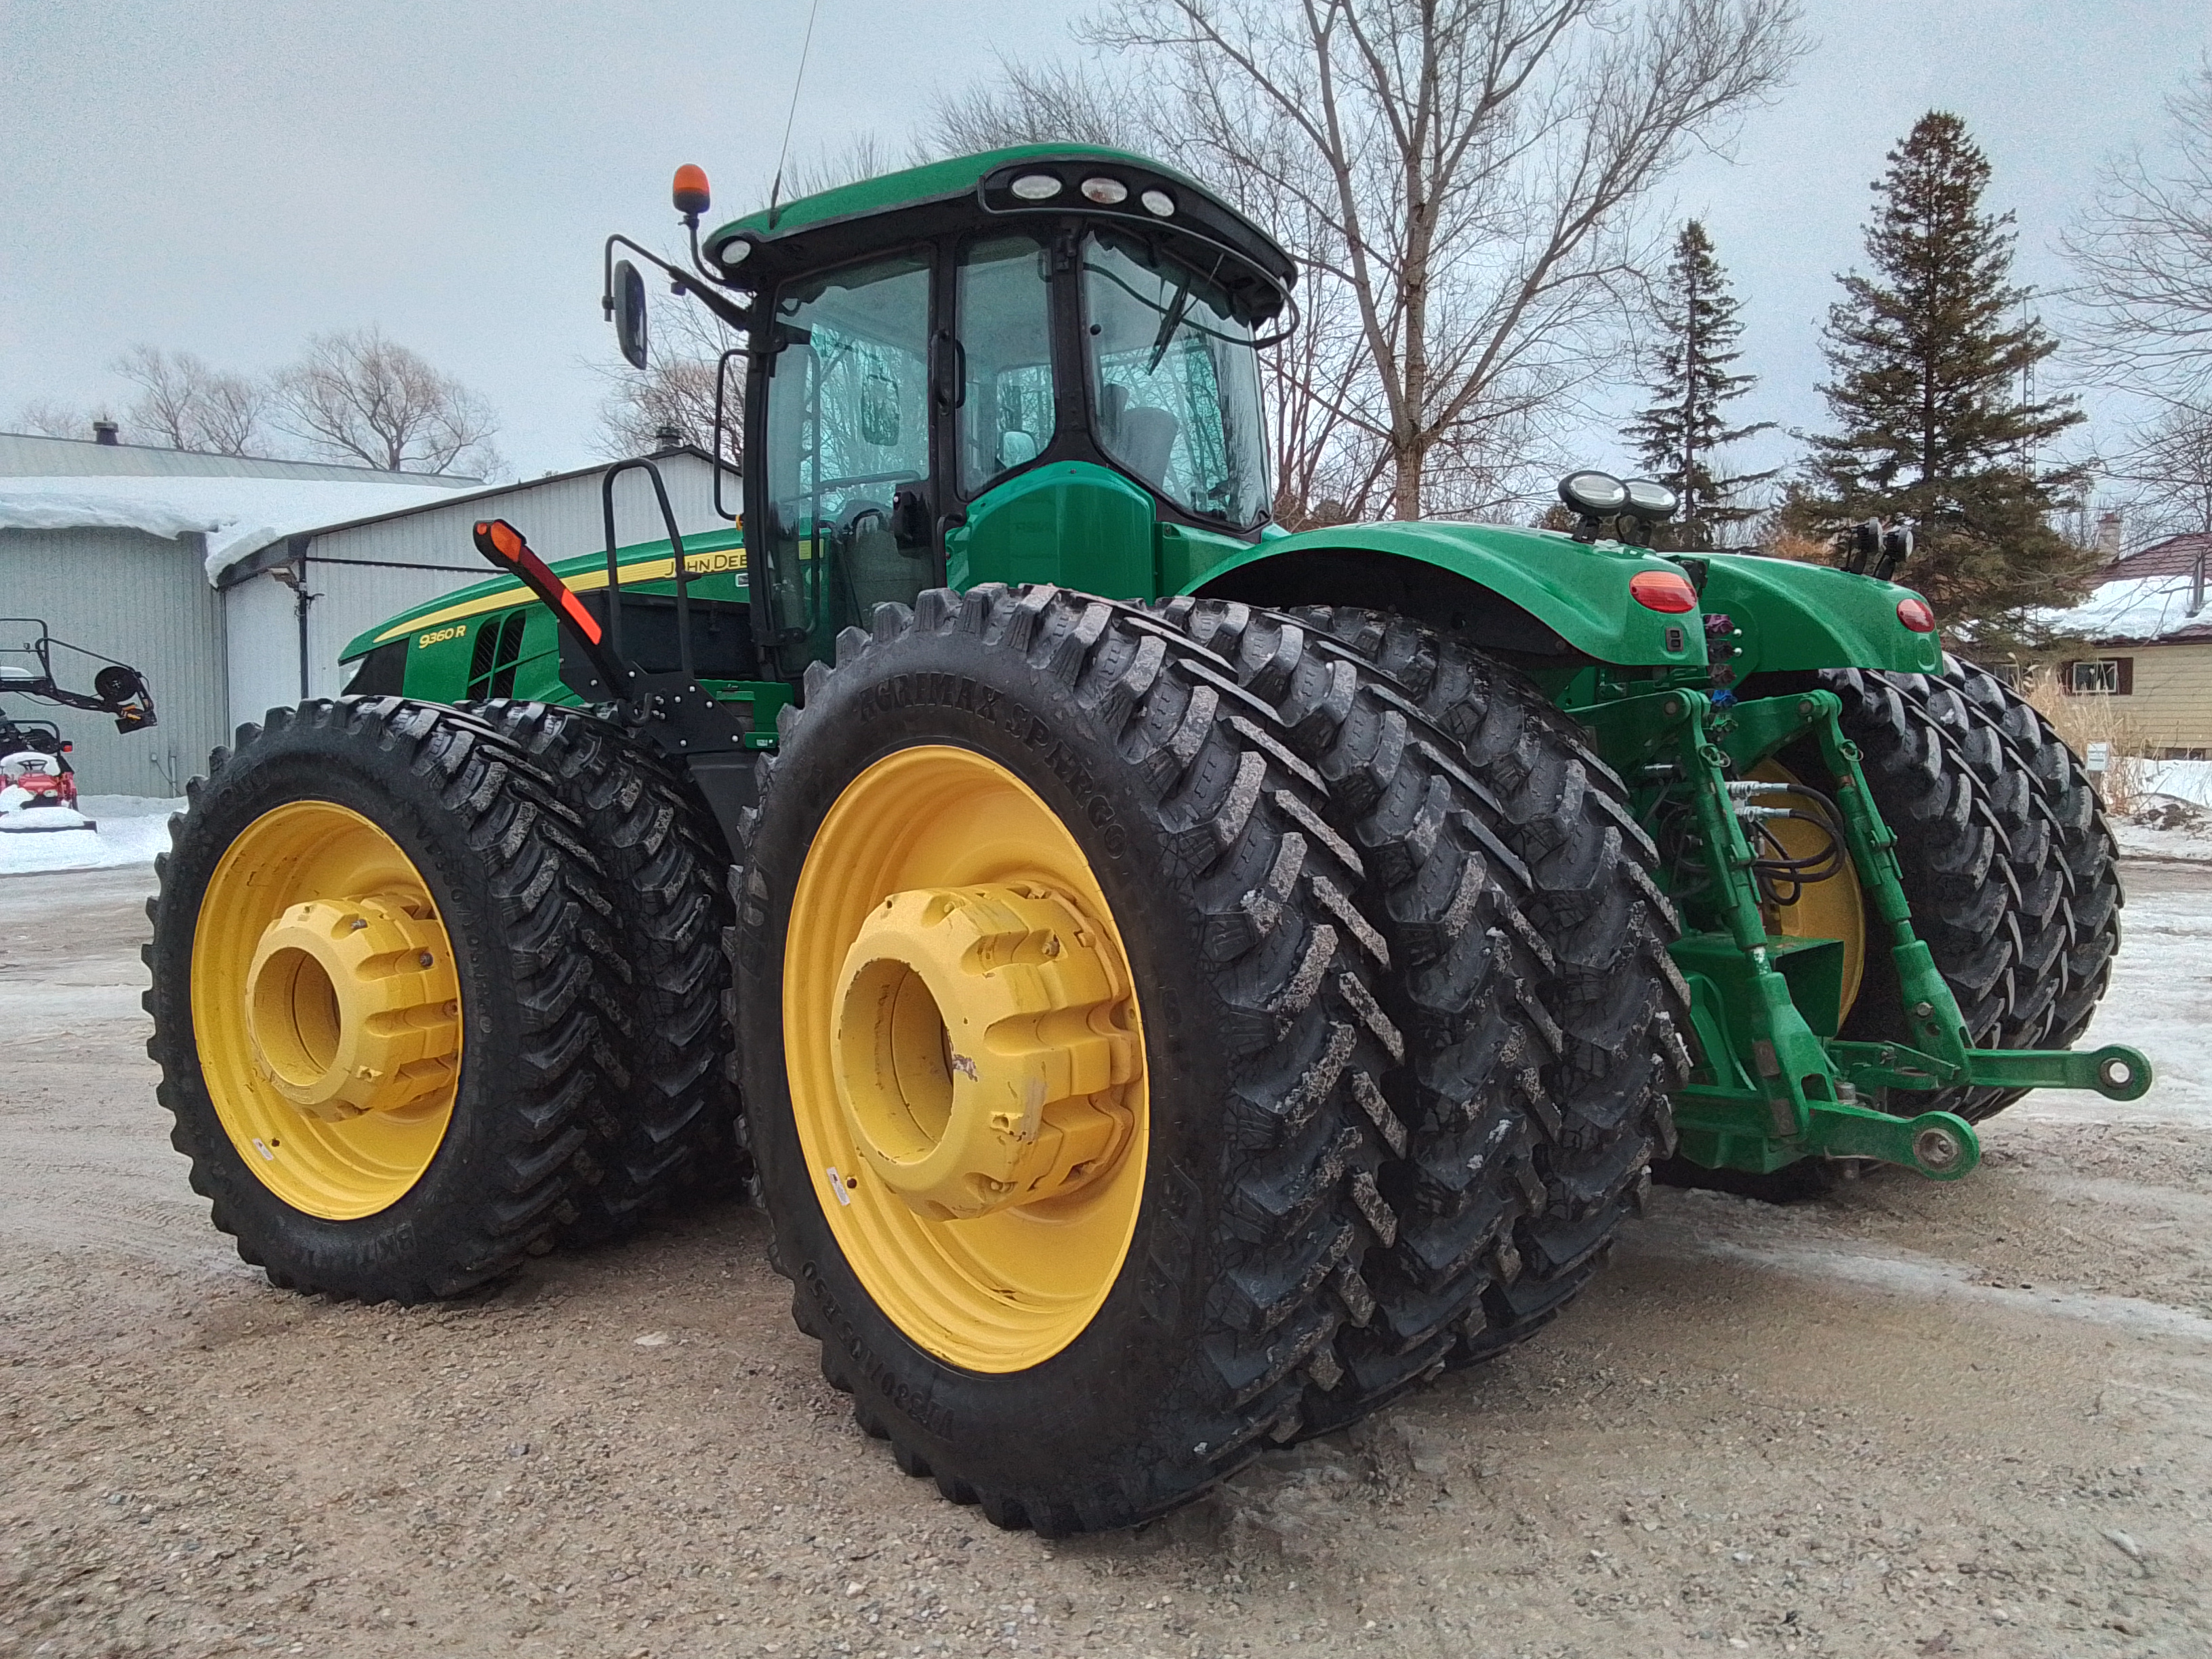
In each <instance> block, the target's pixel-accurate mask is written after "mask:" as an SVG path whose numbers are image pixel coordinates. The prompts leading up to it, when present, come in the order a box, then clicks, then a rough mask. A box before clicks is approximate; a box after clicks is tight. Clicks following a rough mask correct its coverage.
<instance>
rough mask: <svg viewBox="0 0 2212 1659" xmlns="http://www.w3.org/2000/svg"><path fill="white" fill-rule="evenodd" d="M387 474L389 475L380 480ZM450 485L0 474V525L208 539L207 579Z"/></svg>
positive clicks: (443, 494)
mask: <svg viewBox="0 0 2212 1659" xmlns="http://www.w3.org/2000/svg"><path fill="white" fill-rule="evenodd" d="M386 478H389V480H390V481H389V482H386ZM457 493H459V492H457V491H456V490H455V489H454V488H453V483H452V482H451V481H450V480H448V481H447V482H443V483H402V482H400V481H399V478H398V477H397V476H393V475H386V476H385V477H373V478H368V479H362V480H359V481H356V480H352V479H347V480H343V481H337V480H325V479H305V478H191V477H46V478H9V477H0V530H87V529H98V530H137V531H143V532H145V533H146V534H147V535H149V536H160V537H163V538H176V537H178V536H182V535H185V534H187V533H190V532H199V533H201V534H203V535H204V536H206V538H207V576H208V580H209V581H210V582H213V581H214V580H216V578H217V577H219V576H221V575H222V573H223V571H224V570H225V569H227V568H228V567H229V566H230V565H232V564H233V563H234V562H236V561H238V560H240V559H242V558H244V557H245V556H246V555H247V554H249V553H252V552H253V551H255V550H258V549H260V548H264V547H266V546H268V545H269V544H270V543H271V542H276V541H282V540H283V539H284V538H286V537H287V536H297V535H301V534H303V533H305V532H307V531H310V530H320V529H322V528H323V527H325V526H328V525H335V524H347V523H350V522H351V521H352V520H356V519H367V518H374V517H375V516H376V515H377V514H379V513H396V512H398V511H400V510H402V509H404V508H406V507H425V506H428V505H429V504H430V503H432V502H434V501H452V500H453V499H454V497H455V495H456V494H457Z"/></svg>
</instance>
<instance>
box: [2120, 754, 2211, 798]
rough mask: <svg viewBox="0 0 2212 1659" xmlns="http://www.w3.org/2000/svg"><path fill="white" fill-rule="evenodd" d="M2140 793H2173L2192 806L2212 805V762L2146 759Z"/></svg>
mask: <svg viewBox="0 0 2212 1659" xmlns="http://www.w3.org/2000/svg"><path fill="white" fill-rule="evenodd" d="M2142 768H2143V773H2142V779H2141V780H2140V781H2138V782H2137V783H2136V793H2138V794H2144V795H2171V796H2172V797H2173V798H2174V799H2176V800H2185V801H2187V802H2189V804H2190V805H2192V806H2206V807H2212V761H2199V760H2174V761H2145V762H2143V763H2142Z"/></svg>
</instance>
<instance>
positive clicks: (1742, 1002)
mask: <svg viewBox="0 0 2212 1659" xmlns="http://www.w3.org/2000/svg"><path fill="white" fill-rule="evenodd" d="M1842 711H1843V704H1842V702H1841V700H1840V699H1839V698H1838V697H1837V696H1835V695H1834V694H1833V693H1832V692H1827V691H1818V690H1815V691H1808V692H1803V693H1801V694H1797V695H1794V696H1780V697H1769V698H1759V699H1755V700H1753V701H1750V702H1736V703H1734V704H1732V705H1727V706H1724V707H1719V708H1717V707H1716V706H1715V700H1714V699H1713V698H1712V697H1711V696H1708V695H1707V694H1706V693H1705V692H1702V691H1699V690H1689V689H1685V688H1675V689H1671V690H1659V691H1655V692H1649V693H1645V694H1644V695H1640V696H1627V697H1622V698H1619V699H1615V700H1612V701H1607V702H1597V703H1595V704H1592V705H1590V706H1589V707H1587V708H1580V709H1577V710H1576V711H1575V713H1576V714H1577V718H1578V719H1580V720H1583V722H1584V723H1585V724H1586V725H1588V726H1590V727H1591V728H1592V729H1593V730H1594V732H1595V733H1596V735H1597V737H1598V738H1599V742H1600V745H1601V749H1602V750H1604V751H1605V752H1607V755H1608V757H1609V758H1613V760H1614V761H1615V763H1616V765H1617V766H1619V767H1620V769H1621V770H1622V771H1623V772H1624V774H1625V775H1628V776H1629V777H1630V778H1631V779H1632V780H1638V779H1650V778H1654V777H1656V778H1657V779H1658V780H1659V785H1658V787H1659V789H1660V791H1661V792H1662V793H1664V794H1668V795H1670V796H1671V797H1672V798H1673V799H1675V800H1677V801H1680V802H1681V803H1682V804H1685V805H1688V806H1689V807H1690V808H1691V810H1692V812H1693V813H1694V816H1695V820H1696V824H1697V830H1698V836H1699V841H1700V842H1701V843H1702V844H1703V848H1704V854H1705V861H1706V866H1707V869H1708V872H1709V873H1710V877H1711V890H1709V891H1708V892H1706V893H1705V894H1704V895H1702V896H1701V897H1702V902H1703V904H1704V905H1705V908H1707V909H1708V910H1709V911H1710V912H1711V913H1712V920H1714V921H1717V923H1718V927H1717V930H1715V931H1707V932H1696V933H1689V934H1686V936H1685V937H1684V938H1682V939H1680V940H1678V941H1677V942H1676V944H1675V945H1674V948H1673V955H1674V959H1675V962H1676V964H1677V966H1679V967H1680V969H1681V970H1682V972H1683V974H1684V975H1685V976H1686V978H1687V979H1688V981H1689V983H1690V989H1691V1006H1692V1014H1691V1018H1692V1023H1693V1024H1694V1025H1695V1026H1696V1028H1697V1037H1698V1047H1699V1050H1700V1051H1701V1055H1702V1058H1701V1063H1700V1064H1699V1068H1698V1070H1697V1072H1696V1073H1695V1074H1694V1075H1693V1077H1692V1081H1691V1083H1690V1084H1689V1085H1688V1086H1687V1087H1686V1088H1685V1089H1683V1090H1682V1091H1680V1093H1678V1095H1677V1096H1676V1101H1675V1117H1676V1121H1677V1125H1678V1127H1679V1128H1680V1133H1681V1150H1682V1152H1683V1155H1684V1156H1686V1157H1687V1158H1690V1159H1691V1160H1692V1161H1693V1162H1695V1163H1699V1164H1705V1165H1706V1166H1708V1167H1709V1168H1726V1169H1738V1170H1752V1171H1754V1172H1762V1173H1763V1172H1765V1171H1768V1170H1778V1169H1781V1168H1783V1167H1784V1166H1785V1165H1787V1164H1793V1163H1796V1162H1797V1161H1798V1160H1799V1159H1801V1158H1807V1157H1812V1156H1820V1155H1826V1156H1832V1157H1851V1158H1876V1159H1879V1160H1881V1161H1882V1162H1884V1163H1889V1164H1903V1165H1904V1166H1905V1167H1906V1168H1908V1169H1911V1170H1917V1171H1918V1172H1919V1173H1921V1174H1922V1175H1924V1176H1929V1177H1931V1178H1933V1179H1936V1180H1939V1181H1953V1180H1956V1179H1958V1178H1959V1177H1960V1176H1964V1175H1966V1173H1967V1172H1968V1171H1970V1170H1972V1169H1973V1168H1974V1166H1975V1164H1978V1162H1979V1161H1980V1158H1981V1148H1980V1142H1979V1140H1978V1138H1977V1137H1976V1135H1975V1133H1974V1131H1973V1129H1972V1127H1970V1126H1969V1125H1968V1124H1967V1123H1966V1121H1965V1120H1964V1119H1963V1118H1960V1117H1959V1116H1957V1115H1955V1114H1953V1113H1950V1112H1922V1113H1919V1114H1917V1115H1901V1114H1900V1113H1899V1112H1897V1111H1893V1110H1881V1109H1876V1106H1874V1105H1869V1104H1865V1103H1864V1102H1867V1101H1872V1102H1874V1103H1877V1105H1879V1104H1881V1103H1887V1102H1888V1101H1889V1100H1891V1099H1893V1098H1894V1097H1895V1096H1896V1095H1898V1094H1900V1093H1901V1094H1903V1095H1904V1096H1905V1097H1906V1098H1909V1097H1910V1096H1911V1094H1913V1093H1918V1092H1926V1091H1932V1090H1936V1089H1941V1088H1946V1087H1949V1086H1951V1085H1960V1084H1965V1085H1986V1086H1990V1087H1997V1088H2012V1089H2020V1088H2074V1089H2093V1090H2095V1091H2097V1092H2098V1093H2100V1094H2102V1095H2104V1096H2105V1097H2107V1098H2108V1099H2114V1100H2133V1099H2136V1098H2137V1097H2140V1096H2141V1095H2142V1093H2143V1092H2144V1091H2146V1090H2147V1089H2148V1088H2149V1087H2150V1083H2151V1068H2150V1065H2149V1062H2148V1060H2145V1059H2144V1058H2143V1057H2142V1054H2139V1053H2137V1052H2136V1050H2134V1049H2132V1048H2124V1047H2121V1046H2119V1045H2118V1044H2114V1045H2112V1046H2109V1047H2106V1048H2100V1049H2097V1050H2095V1051H2094V1052H2092V1053H2075V1052H2072V1051H2069V1050H2063V1049H2051V1050H2045V1049H1986V1048H1973V1047H1972V1046H1971V1044H1970V1042H1969V1040H1968V1036H1967V1032H1966V1021H1965V1019H1964V1018H1963V1017H1962V1016H1961V1015H1960V1012H1959V1005H1958V1001H1957V1000H1956V999H1955V998H1954V996H1953V995H1952V994H1951V988H1950V987H1949V986H1948V984H1946V983H1945V982H1944V980H1943V976H1942V973H1941V972H1940V971H1939V970H1938V969H1936V963H1935V959H1934V957H1932V956H1931V955H1930V954H1929V950H1928V946H1927V945H1926V944H1925V943H1923V941H1922V940H1921V939H1918V938H1917V936H1916V935H1915V933H1913V929H1912V908H1911V902H1910V901H1909V900H1908V899H1907V898H1906V896H1905V888H1904V884H1903V881H1902V878H1901V872H1900V870H1899V866H1898V863H1897V856H1896V853H1895V851H1894V848H1895V847H1896V844H1897V839H1896V836H1895V835H1894V834H1893V832H1892V831H1891V830H1890V829H1889V827H1888V826H1887V824H1886V823H1883V822H1882V819H1881V813H1880V812H1879V811H1877V810H1876V809H1875V804H1874V801H1873V798H1872V797H1871V796H1870V795H1869V793H1868V790H1867V786H1866V777H1865V775H1864V773H1863V771H1862V770H1861V769H1860V766H1859V750H1858V746H1857V744H1854V743H1852V742H1851V741H1850V738H1846V737H1845V736H1844V732H1843V729H1842V726H1841V724H1840V716H1841V714H1842ZM1807 735H1810V736H1811V737H1812V738H1814V741H1815V742H1816V743H1817V744H1818V745H1819V747H1820V754H1821V757H1822V759H1823V761H1824V762H1825V763H1826V765H1827V768H1828V770H1829V772H1830V774H1831V775H1832V777H1833V779H1834V781H1835V792H1834V794H1835V800H1836V804H1837V807H1838V813H1839V816H1840V818H1841V824H1840V828H1841V829H1842V831H1843V840H1844V850H1845V851H1846V852H1847V853H1848V854H1850V860H1851V864H1852V866H1853V867H1854V869H1855V870H1856V872H1857V877H1858V880H1859V884H1860V885H1861V887H1862V888H1863V890H1864V892H1865V894H1866V896H1867V899H1868V902H1869V909H1870V911H1871V913H1872V915H1871V919H1872V920H1878V921H1881V923H1882V924H1883V925H1884V927H1886V929H1887V933H1888V935H1889V951H1890V957H1891V959H1892V961H1893V963H1894V964H1895V968H1896V972H1897V979H1898V985H1899V992H1900V995H1901V997H1902V1000H1903V1002H1904V1006H1905V1018H1906V1022H1907V1029H1908V1032H1909V1040H1908V1041H1905V1042H1847V1041H1843V1040H1840V1039H1838V1037H1837V1036H1836V1035H1835V1023H1836V1010H1835V1008H1834V1006H1833V1001H1834V998H1833V994H1832V986H1833V983H1834V981H1833V980H1832V979H1826V980H1824V978H1823V973H1824V971H1826V972H1830V973H1832V971H1833V968H1832V959H1831V963H1830V965H1829V966H1827V967H1826V969H1824V965H1823V963H1822V961H1821V956H1822V953H1823V952H1836V951H1839V949H1840V947H1839V946H1838V945H1837V944H1836V943H1835V942H1834V941H1828V940H1807V939H1789V938H1784V937H1782V936H1779V935H1776V934H1771V933H1769V932H1768V931H1767V924H1766V918H1765V912H1764V910H1763V908H1762V907H1761V903H1760V898H1759V887H1758V884H1757V881H1756V879H1755V878H1754V875H1753V862H1754V857H1753V852H1752V848H1751V845H1750V842H1749V840H1748V839H1747V836H1745V834H1744V830H1743V825H1742V823H1741V816H1742V811H1743V807H1742V805H1741V803H1740V802H1739V801H1738V800H1737V799H1735V797H1734V796H1733V795H1732V794H1731V792H1730V790H1729V780H1730V776H1731V775H1732V774H1733V775H1735V776H1738V777H1741V776H1742V775H1745V774H1747V773H1748V772H1750V770H1751V769H1753V767H1755V766H1757V765H1758V764H1759V763H1760V762H1762V761H1764V760H1765V759H1767V758H1768V757H1771V756H1772V755H1773V754H1775V753H1776V752H1777V751H1778V750H1781V749H1782V748H1784V746H1786V745H1787V744H1790V743H1792V742H1794V741H1796V740H1797V739H1799V738H1802V737H1804V736H1807ZM1838 879H1841V877H1838ZM1870 931H1871V930H1870ZM1873 945H1874V942H1873V940H1871V939H1869V948H1873ZM1824 989H1825V990H1826V998H1825V1000H1826V1005H1827V1006H1821V1005H1822V1002H1823V993H1824ZM1808 1005H1809V1006H1808ZM1808 1012H1809V1013H1810V1015H1811V1018H1808ZM1816 1025H1817V1026H1819V1027H1820V1029H1816Z"/></svg>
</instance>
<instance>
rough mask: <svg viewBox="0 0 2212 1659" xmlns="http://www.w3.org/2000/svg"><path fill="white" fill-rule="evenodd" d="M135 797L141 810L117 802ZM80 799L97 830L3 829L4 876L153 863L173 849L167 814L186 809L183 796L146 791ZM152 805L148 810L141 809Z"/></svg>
mask: <svg viewBox="0 0 2212 1659" xmlns="http://www.w3.org/2000/svg"><path fill="white" fill-rule="evenodd" d="M125 802H129V803H135V804H136V805H138V806H139V807H140V808H141V809H142V811H138V812H136V813H125V812H117V811H113V809H112V805H111V804H113V803H125ZM82 805H83V806H84V808H85V810H86V811H87V812H88V814H89V815H90V816H91V817H93V818H94V819H95V820H97V821H98V823H99V825H100V827H99V828H98V829H44V830H40V832H39V833H37V834H36V835H0V878H5V877H8V876H27V875H35V874H40V873H44V872H50V871H55V870H112V869H116V868H118V867H120V866H124V865H131V864H151V863H153V861H154V855H155V854H157V853H166V852H167V851H168V850H169V814H170V813H172V812H181V811H184V810H185V803H184V802H183V800H182V799H177V800H154V799H148V798H146V797H143V796H130V795H88V796H86V797H85V798H84V799H83V801H82ZM149 808H150V809H151V810H150V811H148V810H143V809H149Z"/></svg>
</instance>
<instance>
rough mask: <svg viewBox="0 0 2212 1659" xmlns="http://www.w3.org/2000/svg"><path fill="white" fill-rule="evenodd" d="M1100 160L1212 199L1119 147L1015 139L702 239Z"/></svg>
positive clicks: (810, 199)
mask: <svg viewBox="0 0 2212 1659" xmlns="http://www.w3.org/2000/svg"><path fill="white" fill-rule="evenodd" d="M1015 161H1102V162H1107V163H1116V162H1118V163H1119V164H1121V166H1123V167H1142V168H1144V169H1145V170H1146V171H1147V172H1150V173H1160V174H1163V175H1164V176H1165V177H1168V178H1170V179H1176V180H1178V181H1179V182H1180V183H1182V185H1183V186H1184V187H1185V188H1186V189H1188V190H1194V191H1197V192H1198V193H1199V194H1200V196H1204V197H1208V198H1209V199H1212V200H1218V197H1215V196H1214V194H1213V192H1212V191H1210V190H1208V189H1206V186H1205V185H1201V184H1200V183H1199V182H1198V180H1196V179H1193V178H1192V177H1190V175H1189V174H1188V173H1183V172H1181V171H1180V170H1178V169H1176V168H1175V167H1167V166H1164V165H1163V164H1162V163H1160V162H1158V161H1153V160H1152V158H1151V157H1150V156H1146V155H1137V154H1136V153H1135V152H1133V151H1131V150H1124V149H1106V148H1105V147H1104V146H1103V145H1099V144H1017V145H1014V146H1012V148H1010V149H989V150H984V151H982V152H981V153H980V154H978V155H957V156H955V157H953V158H952V160H951V161H931V162H928V163H927V164H925V165H924V166H921V167H906V168H902V170H900V171H899V172H897V173H878V175H877V176H876V177H875V178H872V179H860V181H859V182H858V183H855V184H850V185H838V186H837V187H836V188H835V189H834V190H822V191H816V192H815V193H814V194H813V195H811V196H802V197H799V199H798V200H797V201H795V202H785V203H782V204H779V205H778V207H777V208H776V210H775V222H773V223H770V222H769V212H768V210H767V209H766V208H762V209H761V210H759V211H757V212H755V213H749V214H747V215H746V216H744V218H742V219H733V220H732V221H731V222H729V223H727V224H726V225H724V226H723V227H722V228H720V230H717V231H715V232H714V234H713V235H711V236H709V237H708V238H706V239H705V240H706V241H707V242H708V245H709V246H712V245H714V244H716V243H719V242H720V241H721V240H723V238H725V237H726V236H729V235H731V234H733V233H736V232H739V231H743V232H744V233H746V234H750V235H753V236H757V237H758V238H760V239H761V240H763V241H772V240H775V239H776V238H778V237H783V236H790V235H793V234H797V233H798V232H799V231H802V230H807V229H810V228H813V227H815V226H817V225H826V224H834V223H836V222H838V221H840V220H843V219H859V218H865V217H866V216H869V215H872V214H877V213H889V212H892V211H894V210H896V209H899V208H907V207H918V206H920V205H921V204H924V203H927V202H942V201H948V200H951V199H952V198H954V197H961V196H967V195H970V194H972V193H973V192H974V191H975V188H976V186H977V185H981V183H982V181H983V179H984V176H985V175H986V174H987V173H994V172H996V171H997V170H998V169H999V168H1000V167H1006V166H1007V165H1008V164H1010V163H1012V162H1015Z"/></svg>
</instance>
